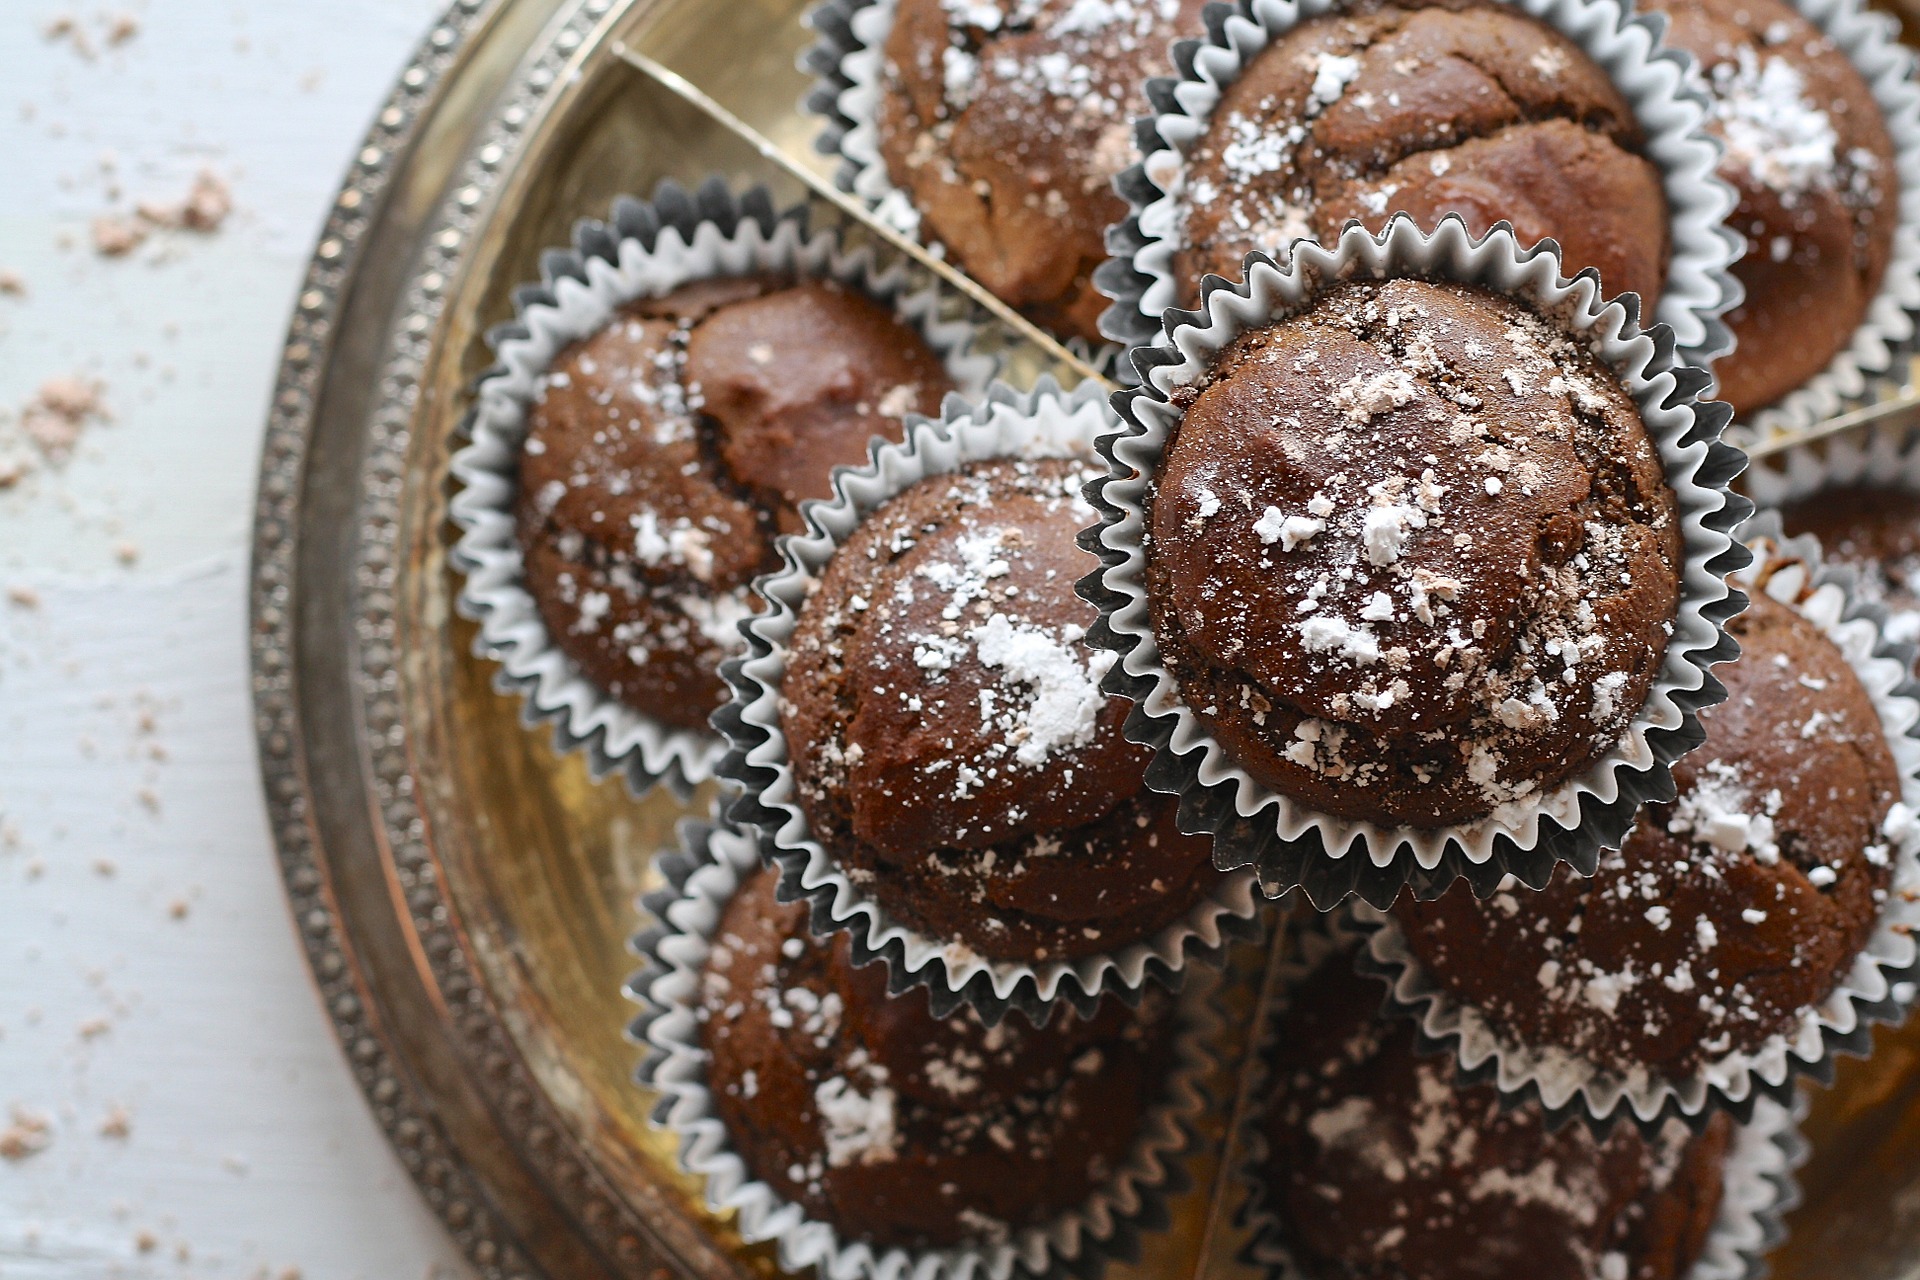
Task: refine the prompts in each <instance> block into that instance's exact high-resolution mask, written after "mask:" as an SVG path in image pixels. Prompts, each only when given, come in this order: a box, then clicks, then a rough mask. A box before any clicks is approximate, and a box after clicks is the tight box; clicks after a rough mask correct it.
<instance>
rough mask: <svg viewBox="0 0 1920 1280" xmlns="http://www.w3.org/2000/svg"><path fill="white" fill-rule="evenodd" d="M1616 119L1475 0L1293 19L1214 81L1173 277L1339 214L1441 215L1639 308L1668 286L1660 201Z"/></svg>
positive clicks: (1610, 106)
mask: <svg viewBox="0 0 1920 1280" xmlns="http://www.w3.org/2000/svg"><path fill="white" fill-rule="evenodd" d="M1640 145H1641V135H1640V131H1639V127H1638V125H1637V124H1636V123H1635V121H1634V118H1633V114H1632V111H1631V109H1630V108H1629V107H1628V105H1627V102H1626V100H1625V99H1624V98H1623V97H1622V96H1621V95H1620V92H1619V90H1617V89H1616V88H1614V86H1613V84H1612V82H1611V81H1609V80H1608V79H1607V76H1606V73H1605V72H1604V71H1602V70H1601V68H1600V67H1599V66H1598V65H1596V64H1595V63H1594V62H1593V61H1592V60H1591V59H1590V58H1588V57H1587V55H1586V54H1585V53H1583V52H1582V51H1581V49H1580V48H1579V46H1578V45H1576V44H1574V43H1573V42H1572V41H1571V40H1569V39H1568V38H1567V37H1565V36H1563V35H1561V34H1560V33H1559V32H1557V31H1555V30H1554V29H1553V28H1551V27H1549V26H1546V25H1545V24H1543V23H1541V22H1538V21H1536V20H1534V19H1533V18H1530V17H1527V16H1526V15H1524V14H1521V13H1519V12H1517V11H1515V10H1514V9H1512V8H1510V7H1508V6H1506V5H1502V4H1497V3H1486V2H1481V0H1445V2H1443V3H1434V4H1431V5H1422V4H1420V3H1419V2H1418V0H1413V2H1412V3H1404V4H1378V3H1362V4H1358V5H1352V6H1342V9H1341V11H1340V12H1338V13H1333V14H1327V15H1324V16H1322V17H1318V18H1313V19H1310V20H1308V21H1306V22H1303V23H1301V24H1300V25H1299V26H1297V27H1295V28H1293V29H1292V30H1291V31H1289V32H1287V33H1286V34H1284V35H1282V36H1281V37H1280V38H1279V39H1277V40H1275V41H1274V42H1273V43H1272V44H1270V45H1269V46H1268V47H1267V48H1266V49H1264V50H1262V51H1261V52H1260V54H1259V55H1258V56H1257V57H1255V58H1254V59H1253V60H1252V62H1251V63H1250V64H1249V65H1248V66H1247V67H1246V69H1245V70H1244V71H1243V72H1242V73H1241V75H1240V77H1239V78H1238V79H1237V80H1235V81H1234V82H1233V83H1232V84H1231V85H1229V86H1228V87H1227V89H1226V91H1225V93H1224V94H1222V96H1221V99H1220V102H1219V104H1218V105H1217V106H1215V107H1214V109H1213V112H1212V114H1211V116H1210V117H1209V120H1208V125H1207V131H1206V133H1205V134H1204V135H1203V137H1202V138H1201V139H1200V140H1199V142H1198V143H1196V144H1195V145H1194V146H1193V147H1192V148H1191V150H1190V151H1189V153H1188V156H1187V161H1186V165H1185V167H1184V171H1183V174H1182V177H1181V179H1180V182H1179V186H1178V188H1177V191H1176V205H1177V208H1178V218H1179V224H1180V229H1179V235H1178V241H1179V248H1178V251H1177V253H1176V255H1175V259H1174V270H1175V274H1176V279H1177V281H1178V284H1179V288H1180V289H1181V290H1182V291H1183V296H1184V297H1185V298H1186V300H1187V305H1191V303H1192V302H1193V300H1194V299H1196V298H1197V297H1198V296H1199V281H1200V277H1201V276H1202V275H1203V274H1206V273H1212V274H1215V275H1220V276H1224V277H1226V278H1227V279H1230V280H1238V279H1240V278H1241V276H1242V274H1243V272H1242V260H1243V259H1244V258H1245V256H1246V255H1247V253H1248V252H1250V251H1252V250H1255V249H1260V250H1264V251H1266V252H1268V253H1276V254H1282V256H1284V253H1283V251H1284V250H1285V248H1286V246H1287V244H1288V242H1289V241H1291V240H1292V239H1294V238H1297V237H1302V236H1311V237H1314V238H1317V239H1318V240H1320V241H1321V242H1322V243H1332V241H1333V240H1334V238H1336V237H1337V236H1338V235H1339V232H1340V229H1341V228H1342V227H1343V226H1345V225H1346V223H1347V222H1348V220H1349V219H1358V220H1359V221H1360V222H1362V223H1363V224H1365V225H1366V226H1367V227H1368V228H1369V229H1370V230H1374V231H1378V230H1379V229H1380V228H1381V227H1383V226H1385V224H1386V222H1387V219H1388V218H1389V217H1391V216H1392V215H1393V214H1394V213H1396V212H1402V211H1404V212H1406V213H1408V214H1410V215H1412V216H1413V218H1414V219H1415V220H1416V221H1417V222H1419V223H1420V224H1421V225H1422V226H1426V227H1431V226H1432V225H1433V224H1435V223H1437V222H1438V221H1439V219H1440V218H1441V217H1442V216H1444V215H1446V214H1448V213H1457V214H1459V215H1461V217H1462V218H1463V219H1464V220H1465V221H1466V223H1467V225H1468V229H1469V230H1471V231H1472V232H1473V233H1474V234H1475V235H1479V234H1482V233H1484V232H1485V231H1487V230H1488V229H1490V228H1491V227H1492V226H1493V224H1494V223H1495V222H1498V221H1500V220H1501V219H1505V220H1507V221H1508V222H1511V223H1512V224H1513V228H1514V232H1515V234H1516V235H1517V236H1518V237H1519V239H1520V242H1521V243H1522V244H1533V243H1534V242H1536V241H1538V240H1540V239H1543V238H1546V237H1552V238H1553V239H1555V240H1557V241H1559V243H1560V247H1561V250H1562V253H1563V255H1564V258H1565V261H1566V264H1567V266H1566V271H1567V274H1568V275H1572V274H1573V273H1574V272H1576V271H1579V270H1581V269H1583V268H1587V267H1593V268H1595V269H1597V270H1598V271H1599V272H1600V278H1601V281H1602V283H1603V287H1604V289H1605V291H1606V293H1607V295H1608V296H1612V295H1613V294H1615V293H1619V292H1621V291H1623V290H1632V291H1634V292H1636V293H1638V294H1639V295H1640V297H1641V300H1642V303H1643V307H1644V310H1643V314H1645V313H1650V312H1651V310H1652V308H1653V306H1654V303H1655V302H1656V300H1657V299H1658V297H1659V294H1660V289H1661V284H1662V282H1663V281H1664V279H1665V276H1666V263H1667V252H1668V239H1669V237H1668V232H1667V211H1666V198H1665V195H1664V194H1663V192H1662V188H1661V182H1660V174H1659V171H1658V170H1657V169H1656V168H1655V167H1654V166H1653V165H1652V164H1651V163H1650V162H1649V161H1648V160H1646V159H1645V158H1644V157H1643V156H1641V155H1640V154H1638V149H1639V147H1640Z"/></svg>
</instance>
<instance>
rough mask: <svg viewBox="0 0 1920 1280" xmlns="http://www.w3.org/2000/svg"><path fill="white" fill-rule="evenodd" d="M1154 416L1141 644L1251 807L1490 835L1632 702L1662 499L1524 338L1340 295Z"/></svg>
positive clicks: (1577, 382)
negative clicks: (1233, 772) (1216, 747)
mask: <svg viewBox="0 0 1920 1280" xmlns="http://www.w3.org/2000/svg"><path fill="white" fill-rule="evenodd" d="M1176 403H1177V404H1178V405H1180V406H1181V407H1182V408H1183V409H1184V416H1183V418H1182V420H1181V422H1180V423H1179V424H1178V427H1177V429H1176V432H1175V434H1174V436H1173V439H1172V441H1171V442H1170V444H1169V446H1168V449H1167V452H1166V457H1165V461H1164V463H1163V464H1162V467H1161V469H1160V473H1159V476H1158V478H1157V487H1156V489H1155V491H1154V493H1153V495H1152V497H1151V512H1150V515H1149V524H1150V532H1151V538H1150V541H1149V544H1148V548H1147V555H1148V565H1147V569H1148V573H1147V584H1148V601H1149V605H1150V607H1151V612H1152V619H1153V627H1154V631H1155V635H1156V637H1157V639H1158V641H1159V647H1160V654H1161V658H1162V660H1163V661H1164V662H1166V664H1167V665H1168V667H1169V668H1170V669H1171V670H1172V671H1173V673H1174V675H1175V677H1176V678H1177V679H1178V681H1179V682H1180V688H1181V696H1182V698H1183V700H1184V701H1185V702H1186V704H1187V706H1188V707H1189V708H1191V709H1192V711H1193V712H1194V714H1195V715H1196V716H1198V717H1199V718H1200V720H1201V721H1202V722H1203V724H1204V725H1205V726H1206V727H1207V729H1208V730H1209V731H1210V732H1212V733H1213V734H1214V735H1215V736H1216V737H1217V738H1218V739H1219V740H1220V741H1221V743H1222V744H1223V745H1224V746H1225V747H1226V748H1227V749H1228V751H1229V752H1231V753H1232V755H1233V756H1234V757H1236V762H1237V763H1238V764H1239V765H1240V766H1241V767H1242V768H1244V769H1245V770H1246V771H1247V772H1248V773H1249V774H1251V775H1252V776H1253V777H1255V778H1256V779H1258V780H1259V781H1261V782H1263V783H1266V784H1267V785H1270V786H1272V787H1274V788H1275V789H1276V790H1279V791H1282V792H1285V793H1287V794H1289V795H1292V796H1295V797H1298V798H1300V799H1302V800H1303V801H1305V802H1306V803H1307V804H1308V805H1310V806H1311V807H1313V808H1316V809H1318V810H1320V811H1322V812H1326V813H1332V814H1338V815H1341V816H1346V817H1352V818H1359V819H1364V820H1368V821H1375V822H1381V823H1385V824H1409V825H1413V826H1422V827H1432V826H1441V825H1447V824H1452V823H1458V822H1465V821H1471V820H1475V819H1478V818H1480V817H1483V816H1486V815H1488V814H1490V813H1491V814H1495V815H1496V816H1507V815H1508V814H1509V812H1510V811H1508V810H1506V809H1504V808H1503V806H1509V805H1518V804H1530V803H1533V802H1534V799H1535V798H1536V797H1537V794H1538V793H1539V792H1540V791H1541V790H1542V789H1544V788H1547V787H1550V786H1552V785H1553V784H1555V783H1557V782H1558V781H1560V780H1561V779H1564V778H1565V777H1567V776H1569V775H1570V774H1572V773H1573V772H1575V771H1576V770H1577V769H1579V768H1580V767H1581V766H1582V765H1583V764H1584V763H1585V762H1586V761H1587V760H1588V759H1589V758H1590V757H1592V756H1594V755H1596V754H1600V753H1603V752H1604V751H1606V750H1607V749H1608V748H1609V747H1610V746H1611V745H1612V744H1613V743H1614V742H1615V741H1616V740H1617V739H1618V738H1619V736H1620V734H1621V732H1622V731H1623V729H1624V728H1625V727H1626V726H1627V724H1628V723H1629V722H1630V721H1631V720H1632V718H1633V716H1634V715H1635V713H1636V712H1638V710H1639V709H1640V707H1641V705H1642V704H1643V703H1644V701H1645V699H1646V696H1647V692H1648V689H1649V687H1650V686H1651V684H1652V681H1653V679H1654V676H1655V675H1656V673H1657V672H1658V670H1659V668H1660V664H1661V660H1662V657H1663V655H1664V653H1665V650H1666V644H1667V636H1668V633H1669V631H1670V630H1671V624H1672V621H1673V618H1674V617H1675V610H1676V608H1677V602H1678V598H1679V579H1678V572H1679V565H1680V562H1681V540H1680V529H1679V526H1678V521H1677V519H1676V517H1675V498H1674V495H1673V492H1672V491H1671V489H1670V488H1669V487H1668V486H1667V483H1666V480H1665V477H1664V473H1663V471H1662V468H1661V463H1660V459H1659V457H1658V455H1657V454H1656V452H1655V450H1654V447H1653V444H1652V442H1651V441H1650V439H1649V438H1648V436H1647V433H1646V430H1645V428H1644V426H1643V425H1642V423H1641V421H1640V417H1639V414H1638V411H1637V410H1636V408H1635V406H1634V404H1633V402H1632V400H1631V399H1630V398H1629V397H1628V396H1627V394H1626V393H1625V391H1624V390H1623V389H1622V388H1621V386H1620V384H1619V382H1618V380H1617V379H1616V378H1615V377H1614V376H1613V375H1612V373H1611V372H1610V371H1608V370H1607V369H1606V367H1605V366H1603V365H1602V364H1600V362H1599V361H1598V360H1596V359H1595V358H1594V357H1593V356H1592V355H1591V354H1590V353H1589V352H1588V351H1587V350H1586V349H1585V348H1584V347H1582V346H1580V345H1578V344H1577V343H1575V342H1573V341H1571V340H1569V339H1568V338H1567V337H1566V336H1565V335H1564V334H1562V333H1561V332H1560V331H1558V330H1557V329H1555V328H1553V327H1552V326H1550V325H1549V324H1547V323H1545V322H1544V321H1542V320H1541V319H1540V318H1539V317H1538V316H1536V315H1534V314H1533V313H1532V312H1530V311H1528V310H1526V309H1525V308H1523V307H1521V306H1520V305H1519V304H1517V303H1515V302H1513V301H1511V300H1509V299H1505V298H1502V297H1498V296H1495V295H1493V294H1489V293H1487V292H1485V291H1482V290H1478V289H1473V288H1469V287H1465V286H1460V285H1454V284H1446V283H1433V282H1428V281H1423V280H1415V279H1401V280H1393V281H1388V282H1385V283H1359V284H1344V285H1338V286H1335V287H1334V288H1332V289H1329V290H1328V291H1326V293H1324V294H1323V295H1322V296H1321V297H1320V298H1319V299H1318V300H1316V301H1315V302H1314V303H1313V304H1312V306H1311V307H1310V308H1309V309H1307V310H1306V311H1304V312H1301V313H1299V314H1296V315H1294V316H1291V317H1288V318H1286V319H1283V320H1280V321H1278V322H1277V323H1275V324H1272V325H1270V326H1269V327H1267V328H1264V329H1259V330H1254V331H1251V332H1249V333H1246V334H1243V335H1242V336H1241V337H1239V338H1237V339H1235V340H1234V342H1233V343H1231V344H1230V345H1229V346H1228V347H1227V348H1226V349H1225V350H1223V351H1222V352H1221V354H1220V356H1219V358H1218V360H1217V361H1216V363H1215V366H1214V368H1213V370H1212V371H1211V373H1210V374H1209V375H1208V376H1207V377H1206V378H1205V379H1204V380H1203V381H1201V382H1199V383H1198V384H1196V385H1195V386H1194V387H1192V388H1188V389H1183V390H1182V392H1181V393H1179V395H1178V396H1177V397H1176Z"/></svg>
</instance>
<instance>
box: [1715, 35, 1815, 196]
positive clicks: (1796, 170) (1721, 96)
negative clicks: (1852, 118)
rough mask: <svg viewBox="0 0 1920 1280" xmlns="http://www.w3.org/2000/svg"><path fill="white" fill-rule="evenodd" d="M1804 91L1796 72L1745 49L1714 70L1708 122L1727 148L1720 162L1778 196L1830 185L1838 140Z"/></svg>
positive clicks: (1789, 65) (1778, 59) (1776, 59)
mask: <svg viewBox="0 0 1920 1280" xmlns="http://www.w3.org/2000/svg"><path fill="white" fill-rule="evenodd" d="M1806 88H1807V85H1806V78H1805V77H1804V76H1802V75H1801V73H1800V69H1799V68H1798V67H1795V66H1794V65H1793V64H1792V63H1790V62H1788V61H1787V60H1786V59H1785V58H1781V57H1774V56H1769V57H1765V58H1762V57H1761V56H1760V55H1759V54H1757V53H1755V52H1754V51H1753V50H1752V49H1749V48H1742V49H1740V51H1739V54H1738V57H1737V60H1736V61H1734V62H1723V63H1721V64H1720V65H1719V66H1717V67H1715V68H1714V69H1713V73H1712V77H1711V92H1712V96H1713V118H1714V120H1715V121H1716V122H1718V124H1719V125H1720V132H1721V136H1722V137H1723V138H1724V139H1725V141H1726V145H1727V153H1726V159H1725V161H1724V163H1725V164H1726V165H1731V166H1735V167H1738V168H1744V169H1745V170H1746V171H1747V173H1749V174H1750V175H1751V176H1752V177H1753V179H1754V180H1755V181H1757V182H1760V183H1764V184H1765V185H1766V186H1768V187H1770V188H1772V189H1773V190H1774V191H1777V192H1780V193H1781V194H1783V195H1791V194H1795V193H1798V192H1802V191H1809V190H1812V189H1813V188H1814V187H1816V186H1820V185H1831V183H1832V181H1833V170H1834V153H1835V148H1836V147H1838V145H1839V136H1838V135H1837V134H1836V133H1835V132H1834V128H1833V121H1832V120H1830V119H1828V117H1827V113H1826V112H1825V111H1822V110H1821V109H1820V108H1819V107H1818V106H1816V105H1815V104H1814V103H1813V102H1812V101H1811V100H1810V99H1809V98H1808V97H1807V96H1806Z"/></svg>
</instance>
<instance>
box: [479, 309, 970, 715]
mask: <svg viewBox="0 0 1920 1280" xmlns="http://www.w3.org/2000/svg"><path fill="white" fill-rule="evenodd" d="M951 389H952V383H951V381H950V380H949V379H948V377H947V373H946V369H945V368H944V366H943V365H942V364H941V362H940V358H939V357H938V356H937V355H935V354H934V352H933V351H932V349H931V348H929V347H928V346H927V344H926V342H925V341H924V340H922V338H921V336H920V335H919V333H917V332H916V331H914V330H913V329H912V328H911V327H909V326H908V325H906V324H903V323H901V322H900V321H899V320H898V319H896V318H895V317H894V315H893V314H892V313H891V312H890V311H888V310H887V309H885V308H884V307H881V306H879V305H878V304H876V303H874V302H873V301H871V300H870V299H867V298H864V297H861V296H858V295H856V294H853V293H849V292H848V291H847V290H845V289H843V288H841V287H840V286H839V285H837V284H834V283H832V282H830V281H820V280H807V281H801V282H797V283H796V282H793V281H785V280H779V279H774V278H767V277H753V278H746V279H726V280H706V281H700V282H698V283H695V284H690V285H686V286H684V287H682V288H679V289H676V290H674V291H673V292H672V293H669V294H667V295H665V296H664V297H659V298H643V299H641V300H639V301H637V302H633V303H630V304H628V305H627V306H626V307H625V308H623V309H622V311H621V312H620V314H619V315H618V316H616V317H615V318H614V320H613V321H612V323H610V324H608V325H607V327H606V328H604V329H602V330H600V332H598V333H596V334H594V335H593V336H592V337H590V338H587V339H585V340H584V341H581V342H576V343H574V344H573V345H572V346H570V347H568V348H567V349H566V350H564V351H562V352H561V353H560V354H559V356H558V357H556V358H555V360H554V362H553V366H552V369H551V370H550V371H549V372H548V374H547V376H546V379H545V382H544V387H543V390H542V392H541V395H540V398H539V400H537V401H536V402H535V403H534V405H533V406H532V408H531V410H530V411H529V414H528V431H527V439H526V444H525V447H524V450H523V452H522V455H521V459H520V485H519V492H518V495H517V498H516V501H515V504H514V518H515V523H516V527H517V531H518V536H519V541H520V546H521V549H522V551H523V553H524V555H525V560H526V582H527V589H528V591H530V592H531V593H532V594H533V597H534V600H535V601H536V602H537V604H538V605H539V609H540V616H541V618H542V620H543V621H544V622H545V623H546V627H547V631H548V633H549V634H551V635H552V636H553V638H554V643H556V644H558V645H559V646H560V649H561V651H562V652H564V653H565V654H566V655H567V656H568V657H570V658H571V659H573V661H575V662H576V663H578V664H579V665H580V668H581V670H582V671H584V672H585V673H586V676H587V678H588V679H589V680H591V681H593V682H594V683H595V684H597V685H599V686H600V687H601V688H602V689H605V690H606V691H607V692H608V693H610V694H611V695H613V696H614V697H615V698H617V699H619V700H620V701H621V702H624V703H626V704H627V705H628V706H630V707H632V708H633V709H634V710H636V711H640V712H642V713H644V714H646V715H649V716H652V717H654V718H655V719H658V720H661V721H663V722H665V723H667V724H670V725H674V726H677V727H680V728H686V729H701V728H705V726H706V723H707V716H708V714H709V713H710V712H712V710H713V709H714V707H716V706H717V705H719V703H720V702H722V701H724V699H725V696H726V695H725V686H724V685H723V684H722V683H721V680H720V675H719V665H720V662H721V660H722V659H723V658H725V657H726V656H727V655H729V654H731V653H733V652H736V651H737V650H739V649H740V648H741V647H742V645H743V642H742V640H741V638H740V634H739V623H740V621H741V619H743V618H745V617H747V616H749V615H750V614H751V613H752V612H753V606H752V604H751V603H750V599H749V595H748V587H749V584H750V583H751V582H752V580H753V577H754V575H755V574H758V573H761V572H764V571H766V570H768V569H770V568H772V567H773V565H774V556H773V539H774V537H775V535H776V534H778V533H780V532H784V531H790V530H794V529H797V528H799V527H800V518H799V511H798V504H799V503H800V502H801V501H802V500H804V499H808V498H824V497H827V496H828V495H829V493H830V491H831V490H830V487H829V472H830V471H831V470H832V469H833V468H834V467H835V466H838V465H842V464H854V463H859V462H863V461H865V460H866V456H867V442H868V440H869V439H870V438H871V437H873V436H875V435H882V436H886V437H887V438H888V439H891V440H899V439H900V438H901V437H902V434H903V431H904V427H903V424H902V418H903V416H904V415H905V414H907V413H908V412H915V413H925V414H934V413H937V412H938V411H939V407H940V400H941V398H942V397H943V396H944V395H945V394H946V392H948V391H949V390H951Z"/></svg>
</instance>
